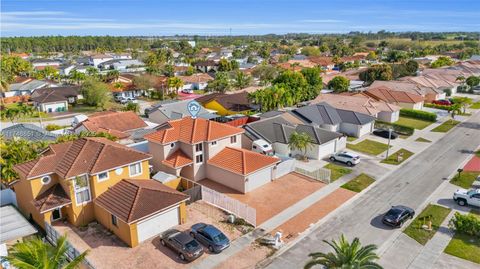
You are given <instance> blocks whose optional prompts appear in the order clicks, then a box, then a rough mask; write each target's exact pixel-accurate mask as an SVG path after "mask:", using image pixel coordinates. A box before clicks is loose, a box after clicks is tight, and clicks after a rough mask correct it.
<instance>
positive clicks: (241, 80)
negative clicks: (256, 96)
mask: <svg viewBox="0 0 480 269" xmlns="http://www.w3.org/2000/svg"><path fill="white" fill-rule="evenodd" d="M250 83H252V77H251V76H249V75H247V74H245V73H243V72H242V71H237V72H236V73H235V77H234V82H233V86H234V87H235V88H236V89H237V90H240V89H243V88H246V87H247V86H249V85H250Z"/></svg>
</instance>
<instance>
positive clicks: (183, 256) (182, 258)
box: [179, 253, 185, 261]
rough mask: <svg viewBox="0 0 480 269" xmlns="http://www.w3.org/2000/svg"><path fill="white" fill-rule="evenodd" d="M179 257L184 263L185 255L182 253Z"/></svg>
mask: <svg viewBox="0 0 480 269" xmlns="http://www.w3.org/2000/svg"><path fill="white" fill-rule="evenodd" d="M179 257H180V260H182V261H184V260H185V255H183V253H180V255H179Z"/></svg>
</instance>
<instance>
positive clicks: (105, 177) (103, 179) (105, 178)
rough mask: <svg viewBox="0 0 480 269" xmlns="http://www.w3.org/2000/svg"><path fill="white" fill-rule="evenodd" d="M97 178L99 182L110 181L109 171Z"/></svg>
mask: <svg viewBox="0 0 480 269" xmlns="http://www.w3.org/2000/svg"><path fill="white" fill-rule="evenodd" d="M97 177H98V181H99V182H101V181H105V180H107V179H108V171H106V172H103V173H100V174H98V175H97Z"/></svg>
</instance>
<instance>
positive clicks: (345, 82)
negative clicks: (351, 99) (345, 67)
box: [327, 76, 350, 93]
mask: <svg viewBox="0 0 480 269" xmlns="http://www.w3.org/2000/svg"><path fill="white" fill-rule="evenodd" d="M327 87H328V88H329V89H331V90H334V91H335V92H337V93H340V92H346V91H348V88H349V87H350V80H349V79H348V78H346V77H344V76H336V77H334V78H332V79H331V80H330V81H329V82H328V85H327Z"/></svg>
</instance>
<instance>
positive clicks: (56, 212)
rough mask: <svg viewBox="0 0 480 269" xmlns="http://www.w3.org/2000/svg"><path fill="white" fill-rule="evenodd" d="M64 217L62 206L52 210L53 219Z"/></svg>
mask: <svg viewBox="0 0 480 269" xmlns="http://www.w3.org/2000/svg"><path fill="white" fill-rule="evenodd" d="M61 218H62V211H61V210H60V208H57V209H55V210H53V211H52V221H56V220H59V219H61Z"/></svg>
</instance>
